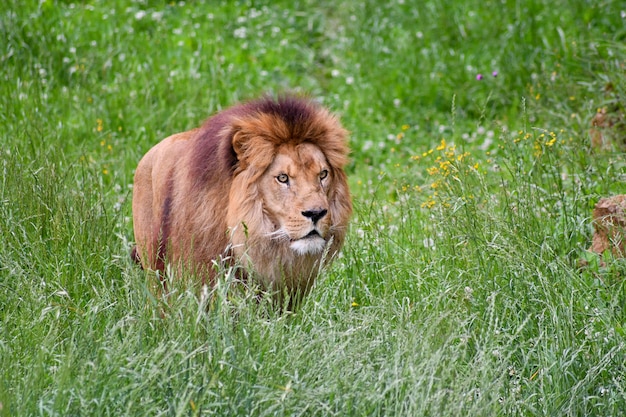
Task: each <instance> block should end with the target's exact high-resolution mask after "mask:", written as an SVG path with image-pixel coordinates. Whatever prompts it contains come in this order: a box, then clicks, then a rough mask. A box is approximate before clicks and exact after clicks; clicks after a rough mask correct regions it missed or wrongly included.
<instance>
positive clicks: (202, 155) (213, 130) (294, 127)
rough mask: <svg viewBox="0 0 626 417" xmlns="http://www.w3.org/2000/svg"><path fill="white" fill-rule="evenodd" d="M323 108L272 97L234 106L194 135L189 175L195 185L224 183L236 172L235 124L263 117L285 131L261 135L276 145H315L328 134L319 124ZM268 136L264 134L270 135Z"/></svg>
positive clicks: (297, 99) (271, 129)
mask: <svg viewBox="0 0 626 417" xmlns="http://www.w3.org/2000/svg"><path fill="white" fill-rule="evenodd" d="M320 112H321V109H320V107H319V106H318V105H317V104H315V103H314V102H312V101H311V100H309V99H306V98H300V97H295V96H292V95H284V96H280V97H278V98H276V99H275V98H272V97H269V96H266V97H263V98H260V99H257V100H253V101H249V102H247V103H242V104H238V105H235V106H233V107H231V108H229V109H227V110H225V111H222V112H220V113H218V114H216V115H214V116H212V117H210V118H209V119H208V120H207V121H206V122H204V124H203V125H202V127H200V129H199V130H198V131H197V133H196V134H195V135H194V139H193V140H194V142H195V143H194V145H193V146H194V151H193V155H192V157H191V158H192V159H191V166H192V167H193V168H192V169H191V170H190V175H191V176H192V179H193V182H194V183H195V184H196V185H199V186H201V185H202V184H207V183H211V182H213V181H218V180H223V173H224V172H230V173H232V172H233V171H234V167H235V165H236V164H237V155H236V153H235V151H234V149H233V146H232V139H233V134H234V133H235V132H234V130H233V129H232V127H233V124H234V123H235V122H236V121H241V120H251V119H261V118H262V117H263V116H264V115H268V116H272V117H274V118H276V119H274V120H280V121H282V123H283V126H284V127H286V130H287V131H286V132H282V134H277V133H280V132H278V131H277V129H274V128H275V127H276V126H265V127H266V129H267V130H268V132H258V133H259V134H260V135H263V136H264V137H265V138H266V139H268V140H269V141H271V142H273V143H274V144H275V145H279V144H281V143H288V142H293V143H301V142H305V141H310V142H313V143H316V142H317V141H319V140H321V139H322V138H324V137H325V135H326V134H327V133H328V126H327V124H326V123H320V117H319V116H320ZM270 132H271V134H267V135H265V134H264V133H270Z"/></svg>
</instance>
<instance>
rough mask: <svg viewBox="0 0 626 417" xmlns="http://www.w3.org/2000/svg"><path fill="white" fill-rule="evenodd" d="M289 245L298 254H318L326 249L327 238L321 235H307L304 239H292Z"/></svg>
mask: <svg viewBox="0 0 626 417" xmlns="http://www.w3.org/2000/svg"><path fill="white" fill-rule="evenodd" d="M289 246H290V247H291V250H293V251H294V252H295V253H296V254H298V255H317V254H320V253H322V252H323V251H324V248H325V247H326V240H324V238H322V237H321V236H320V235H315V236H311V235H307V236H305V237H303V238H302V239H298V240H294V241H292V242H291V243H290V244H289Z"/></svg>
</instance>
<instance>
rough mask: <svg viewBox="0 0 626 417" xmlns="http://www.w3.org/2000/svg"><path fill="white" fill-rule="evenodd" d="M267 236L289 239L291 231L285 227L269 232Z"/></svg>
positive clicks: (276, 238)
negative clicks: (288, 231)
mask: <svg viewBox="0 0 626 417" xmlns="http://www.w3.org/2000/svg"><path fill="white" fill-rule="evenodd" d="M265 236H266V237H268V238H270V239H272V240H279V241H280V240H289V233H287V231H286V230H285V229H278V230H274V231H273V232H270V233H267V234H266V235H265Z"/></svg>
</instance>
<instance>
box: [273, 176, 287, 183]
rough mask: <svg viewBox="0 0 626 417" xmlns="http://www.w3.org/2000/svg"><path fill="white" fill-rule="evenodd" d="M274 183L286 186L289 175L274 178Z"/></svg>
mask: <svg viewBox="0 0 626 417" xmlns="http://www.w3.org/2000/svg"><path fill="white" fill-rule="evenodd" d="M276 181H278V182H280V183H281V184H287V183H288V182H289V175H287V174H279V175H278V176H277V177H276Z"/></svg>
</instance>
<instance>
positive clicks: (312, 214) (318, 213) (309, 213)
mask: <svg viewBox="0 0 626 417" xmlns="http://www.w3.org/2000/svg"><path fill="white" fill-rule="evenodd" d="M326 213H328V210H326V209H323V208H316V209H312V210H306V211H303V212H302V215H303V216H304V217H307V218H309V219H311V221H313V224H315V223H317V222H318V221H319V220H320V219H321V218H322V217H324V216H325V215H326Z"/></svg>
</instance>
